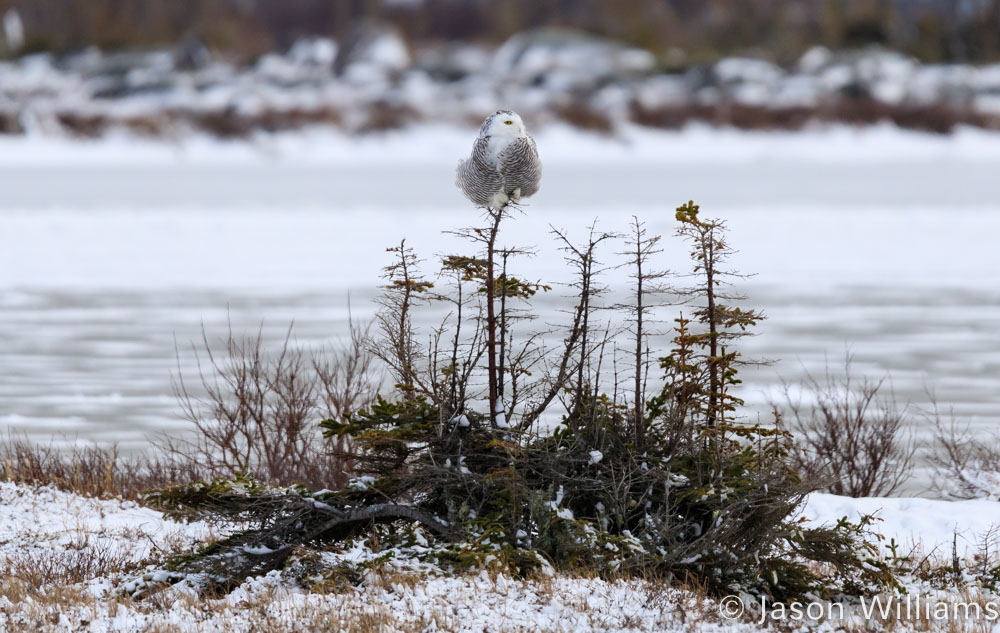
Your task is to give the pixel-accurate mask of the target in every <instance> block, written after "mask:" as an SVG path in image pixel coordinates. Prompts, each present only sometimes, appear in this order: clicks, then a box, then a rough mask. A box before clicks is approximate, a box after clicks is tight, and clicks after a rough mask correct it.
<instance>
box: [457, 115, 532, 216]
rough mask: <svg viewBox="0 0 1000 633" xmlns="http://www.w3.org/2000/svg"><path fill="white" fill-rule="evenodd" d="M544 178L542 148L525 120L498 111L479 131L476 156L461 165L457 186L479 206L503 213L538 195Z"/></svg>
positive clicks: (473, 148)
mask: <svg viewBox="0 0 1000 633" xmlns="http://www.w3.org/2000/svg"><path fill="white" fill-rule="evenodd" d="M541 179H542V162H541V161H540V160H539V159H538V149H537V148H536V147H535V140H534V139H533V138H531V136H530V135H529V134H528V131H527V130H526V129H525V127H524V122H523V121H522V120H521V117H520V116H518V114H517V113H516V112H512V111H510V110H497V111H496V112H494V113H493V114H491V115H490V116H488V117H486V120H485V121H483V125H482V126H481V127H480V128H479V138H477V139H476V142H475V143H474V144H473V145H472V155H471V156H469V158H468V159H467V160H463V161H461V162H459V164H458V170H457V173H456V177H455V184H457V185H458V186H459V187H460V188H461V189H462V191H463V192H465V195H466V197H468V198H469V200H471V201H472V202H473V203H474V204H475V205H477V206H480V207H489V208H492V209H494V210H500V209H501V208H503V207H504V205H506V204H507V203H508V202H509V201H512V202H517V201H518V200H519V199H521V198H526V197H528V196H530V195H533V194H534V193H535V192H537V191H538V184H539V181H540V180H541Z"/></svg>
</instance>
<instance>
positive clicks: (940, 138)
mask: <svg viewBox="0 0 1000 633" xmlns="http://www.w3.org/2000/svg"><path fill="white" fill-rule="evenodd" d="M529 131H530V132H531V133H532V135H533V136H534V137H535V140H536V141H537V144H538V147H539V153H540V154H541V156H542V159H543V162H545V163H546V164H548V163H559V164H575V165H579V164H589V163H594V162H598V163H609V162H611V163H622V162H625V163H646V164H649V163H652V164H657V165H663V164H666V165H672V164H685V165H691V164H719V163H722V164H742V163H749V162H753V161H757V160H773V159H782V160H803V161H807V162H810V163H821V164H822V163H850V164H858V163H861V164H870V163H879V162H884V161H888V160H892V161H903V162H904V163H907V162H914V161H924V160H941V161H946V160H973V161H991V162H992V161H997V160H1000V143H998V142H997V141H998V139H1000V133H997V132H996V131H991V130H983V129H978V128H971V127H958V128H956V130H955V132H954V133H952V134H950V135H947V136H945V135H940V134H930V133H926V132H917V131H910V130H902V129H899V128H897V127H895V126H893V125H891V124H888V123H885V124H877V125H870V126H864V127H853V126H848V125H840V124H836V125H824V124H815V125H813V126H811V127H809V128H807V129H805V130H803V131H794V132H791V131H747V130H737V129H731V128H716V127H712V126H709V125H706V124H697V123H693V124H690V125H688V126H686V127H684V128H683V129H680V130H659V129H655V128H648V127H641V126H637V125H623V126H622V127H621V128H619V129H618V130H616V131H615V132H614V134H610V135H605V134H598V133H593V132H586V131H581V130H578V129H574V128H572V127H570V126H568V125H565V124H560V123H552V124H549V125H546V126H544V127H543V128H542V129H531V130H529ZM475 134H476V131H475V129H474V128H470V127H461V126H456V125H446V124H440V123H427V124H422V125H419V126H412V127H409V128H405V129H402V130H396V131H387V132H380V133H374V134H365V135H352V134H349V133H346V132H343V131H338V130H336V129H332V128H325V127H311V128H305V129H301V130H295V131H291V132H282V133H275V134H270V133H267V134H265V133H261V134H256V135H254V136H252V137H250V138H249V139H247V140H239V141H232V140H220V139H217V138H213V137H210V136H207V135H203V134H186V135H181V136H178V137H176V138H172V139H170V140H168V141H164V140H162V139H149V138H145V137H141V136H135V135H132V134H129V133H127V132H113V133H109V134H107V135H105V136H103V137H99V138H97V139H92V140H81V139H74V138H72V137H67V136H62V135H52V136H5V135H0V167H8V166H10V167H25V166H33V165H37V166H46V167H59V166H71V165H76V166H102V165H107V166H130V165H131V166H134V165H152V166H164V165H174V164H177V163H182V164H187V165H246V164H276V163H285V164H292V165H297V166H309V165H312V166H331V167H333V166H338V165H340V166H344V165H372V164H375V165H379V164H408V163H409V164H422V165H427V164H440V163H447V164H448V165H449V166H453V165H454V164H455V163H457V161H458V159H459V158H462V157H464V156H465V155H467V154H468V153H469V150H470V148H471V146H472V140H473V139H474V138H475Z"/></svg>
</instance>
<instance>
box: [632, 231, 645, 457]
mask: <svg viewBox="0 0 1000 633" xmlns="http://www.w3.org/2000/svg"><path fill="white" fill-rule="evenodd" d="M640 237H641V236H640ZM635 262H636V264H635V265H636V282H637V283H636V290H635V396H634V399H635V403H634V404H635V442H636V445H637V446H639V447H641V446H642V445H643V444H644V443H645V441H646V429H645V428H644V425H643V417H642V404H643V403H642V400H643V397H642V311H643V306H642V244H641V242H639V240H638V239H637V240H636V256H635Z"/></svg>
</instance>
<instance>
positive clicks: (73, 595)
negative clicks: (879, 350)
mask: <svg viewBox="0 0 1000 633" xmlns="http://www.w3.org/2000/svg"><path fill="white" fill-rule="evenodd" d="M872 512H877V513H878V514H879V515H880V516H881V517H882V518H883V519H884V521H883V522H881V523H877V524H876V529H879V530H881V531H882V533H883V534H884V535H885V536H886V537H887V538H892V539H895V540H896V541H897V542H898V543H901V544H905V543H907V542H909V543H913V542H919V543H920V544H921V546H922V548H921V551H924V552H932V551H935V550H937V551H940V552H943V553H945V554H947V555H950V552H951V543H952V538H953V534H954V533H955V532H958V533H959V534H960V535H961V537H960V538H961V539H962V540H963V541H966V542H968V543H974V542H975V540H976V539H977V538H979V537H981V536H982V532H983V531H984V530H988V529H989V528H990V527H991V526H993V525H995V524H1000V504H997V503H994V502H982V501H968V502H965V501H963V502H947V501H931V500H926V499H848V498H843V497H835V496H833V495H825V494H814V495H812V496H811V497H810V499H809V501H808V504H807V506H806V508H805V511H804V515H803V516H804V517H805V518H806V519H807V520H808V521H809V522H810V523H813V524H819V523H829V522H835V521H836V520H837V519H839V518H840V517H841V516H845V515H846V516H848V517H849V518H851V519H856V518H857V516H858V515H859V513H872ZM212 537H213V533H212V529H211V528H210V527H208V526H206V525H205V524H202V523H188V524H185V523H179V522H176V521H173V520H170V519H167V518H164V517H163V515H162V514H160V513H159V512H156V511H153V510H150V509H148V508H143V507H140V506H138V505H136V504H135V503H134V502H128V501H119V500H115V499H103V500H98V499H90V498H83V497H80V496H78V495H75V494H72V493H66V492H60V491H56V490H53V489H51V488H36V487H26V486H19V485H15V484H11V483H0V570H2V571H3V572H4V573H3V574H0V576H2V578H3V579H2V580H0V630H4V631H10V632H11V633H13V632H14V631H21V630H36V631H67V632H68V631H87V632H94V633H98V632H99V633H108V632H112V631H114V632H121V633H125V632H132V631H145V630H162V631H167V630H169V631H171V632H174V631H184V632H186V631H226V632H229V631H233V632H235V631H241V632H242V631H247V632H249V631H262V630H267V631H272V630H273V631H292V630H295V631H299V630H310V631H311V630H317V631H318V630H352V631H368V630H379V631H438V630H440V631H470V632H472V631H476V632H479V631H482V632H485V631H492V632H496V631H529V630H530V631H579V632H585V631H595V632H597V631H713V632H733V633H736V632H742V631H751V630H757V628H756V627H755V625H754V624H753V623H752V620H751V621H747V620H726V619H724V618H722V617H721V616H720V615H719V613H720V612H719V605H718V604H717V603H715V602H712V601H709V600H705V599H703V598H700V597H698V596H696V595H695V594H692V593H688V592H685V591H682V590H678V589H670V588H667V587H665V586H663V585H662V584H653V583H646V582H642V581H625V580H620V581H605V580H595V579H582V578H566V577H555V578H550V579H544V580H540V581H517V580H511V579H508V578H504V577H502V576H500V577H497V576H492V575H489V574H486V573H480V574H470V575H466V576H438V575H433V574H432V575H427V576H414V575H413V574H409V575H406V574H398V575H394V574H389V575H384V574H383V575H379V574H372V575H369V576H367V577H366V578H365V580H364V581H363V582H362V584H361V586H360V587H357V588H354V589H350V588H347V589H341V590H340V591H337V592H332V593H322V592H306V591H304V590H302V589H300V588H297V587H295V586H294V585H293V584H291V583H289V582H288V580H287V579H283V578H282V577H281V576H280V574H278V573H274V572H272V574H270V575H269V576H266V577H261V578H254V579H251V580H249V581H247V582H246V583H244V584H243V585H242V586H240V587H238V588H237V589H236V590H235V591H233V592H232V593H231V594H229V595H228V596H226V597H224V598H219V599H201V598H198V597H197V596H195V595H194V593H193V592H192V591H191V590H189V589H186V588H184V587H183V586H176V587H174V588H171V589H168V590H165V591H163V592H161V593H159V594H155V595H154V596H152V597H150V598H147V599H146V600H143V601H133V600H131V599H128V598H125V597H123V596H121V595H120V593H119V592H117V591H116V587H117V586H118V585H119V584H120V583H121V581H122V580H123V579H124V578H126V577H128V576H129V575H130V574H133V575H134V574H135V573H137V572H141V570H142V569H143V567H144V566H145V565H146V564H148V563H153V562H155V561H157V560H162V559H163V558H164V557H166V556H167V555H168V554H169V553H170V552H174V551H177V550H178V549H179V548H182V547H190V546H191V545H192V544H194V543H195V542H198V541H202V540H206V539H211V538H212ZM966 553H967V554H968V555H970V556H971V555H972V554H974V551H973V550H972V549H969V550H968V551H967V552H966ZM88 561H89V562H88ZM26 578H29V579H33V581H34V582H37V583H39V584H38V585H37V586H34V587H29V586H26V585H25V579H26ZM836 624H837V623H836V622H831V621H817V622H803V623H792V625H793V628H808V629H810V630H831V629H833V628H835V626H836ZM365 627H370V628H365ZM905 628H907V629H908V628H909V626H908V625H907V626H906V627H905Z"/></svg>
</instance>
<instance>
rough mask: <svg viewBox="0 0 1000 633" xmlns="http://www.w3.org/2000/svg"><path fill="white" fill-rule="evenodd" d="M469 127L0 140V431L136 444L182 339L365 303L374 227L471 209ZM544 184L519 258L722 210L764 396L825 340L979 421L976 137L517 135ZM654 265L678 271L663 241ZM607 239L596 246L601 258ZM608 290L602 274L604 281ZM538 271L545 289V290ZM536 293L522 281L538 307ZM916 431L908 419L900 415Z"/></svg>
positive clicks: (989, 244)
mask: <svg viewBox="0 0 1000 633" xmlns="http://www.w3.org/2000/svg"><path fill="white" fill-rule="evenodd" d="M471 138H472V136H471V134H470V133H469V132H461V133H459V132H456V131H453V130H445V131H442V132H440V133H436V132H435V131H433V130H431V131H422V132H415V133H411V134H402V135H398V136H396V137H390V138H388V139H382V140H377V141H376V140H369V141H366V142H365V143H362V144H353V143H351V142H348V141H346V140H344V139H339V138H336V137H333V136H331V135H329V134H320V133H317V134H314V135H308V136H296V137H291V138H286V139H277V140H275V139H271V140H269V141H264V142H260V143H257V144H256V145H254V146H253V147H247V146H245V145H239V144H237V145H216V144H213V143H209V142H207V141H202V142H197V143H189V144H187V145H179V146H158V145H148V144H145V143H139V142H126V141H123V140H114V141H106V142H100V143H95V144H78V143H67V142H56V141H38V140H34V141H32V140H27V141H25V140H3V141H2V142H0V428H12V429H15V430H17V431H24V432H27V433H28V434H29V435H31V436H32V437H33V438H37V439H47V438H49V437H51V436H53V435H56V436H60V437H66V438H68V439H76V438H83V439H85V440H93V441H98V442H112V441H115V442H119V443H120V444H121V445H122V446H123V447H125V448H127V449H137V448H141V447H142V446H143V443H144V437H145V436H146V434H147V433H149V432H151V431H167V432H182V430H183V424H182V423H181V422H180V421H179V415H178V408H177V406H176V405H175V403H174V400H173V397H172V396H171V387H170V374H171V372H173V371H175V370H176V367H177V362H178V358H177V354H175V350H178V353H179V357H180V358H179V362H180V365H181V367H182V369H184V370H186V371H191V370H192V369H193V367H194V365H193V362H194V361H193V354H191V352H190V342H191V341H192V340H197V339H198V338H199V337H200V330H201V327H202V324H204V326H205V328H206V330H207V332H208V334H209V336H210V337H217V336H222V335H224V333H225V329H226V322H227V319H228V320H230V321H231V322H232V324H233V327H234V330H236V331H237V333H252V332H255V331H256V329H257V327H258V326H259V325H260V323H261V322H263V323H264V332H265V335H266V336H267V337H268V338H269V340H278V339H280V337H281V336H282V335H283V333H284V331H285V329H286V328H287V326H288V324H289V322H291V321H294V322H295V330H294V331H295V336H296V339H297V341H298V342H299V343H301V344H304V345H320V344H322V343H324V342H327V341H329V340H331V339H333V338H336V337H337V336H338V335H339V334H341V333H342V332H343V329H344V325H345V322H346V319H347V313H348V311H347V303H348V295H350V301H351V305H352V310H353V313H354V315H355V317H361V318H366V317H369V316H370V315H371V313H372V309H373V308H372V303H371V299H372V297H373V296H374V293H375V291H376V286H377V284H378V279H377V275H378V271H379V268H380V267H381V266H382V265H384V264H385V263H386V257H385V253H384V248H385V247H387V246H390V245H392V244H393V243H395V242H398V240H399V239H400V238H402V237H406V238H407V239H408V243H409V244H410V245H412V246H413V247H415V248H416V249H417V250H418V251H419V252H420V253H421V254H422V255H423V256H424V257H425V258H432V257H433V256H434V255H435V254H440V253H443V252H448V251H449V249H451V248H452V247H454V239H453V238H450V237H448V236H446V235H444V234H442V231H443V230H446V229H450V228H455V227H459V226H467V225H470V224H473V223H474V222H475V220H476V217H477V216H476V215H475V212H474V211H473V210H471V209H469V208H468V206H467V205H466V203H464V201H463V200H462V198H461V196H460V194H459V192H458V190H457V189H455V188H454V186H453V184H452V181H453V175H452V173H453V169H454V165H455V163H456V161H457V159H458V157H459V156H461V155H462V154H463V153H464V152H466V151H467V145H469V144H470V143H471ZM538 143H539V147H540V151H541V154H542V158H543V161H544V163H545V175H544V178H543V187H542V191H541V192H540V193H539V194H538V195H537V196H536V197H535V198H533V199H532V200H531V201H530V206H528V207H527V208H526V213H525V215H524V217H522V218H519V219H518V220H517V221H516V222H515V223H512V224H510V225H509V226H508V227H507V228H506V229H505V233H504V238H503V239H504V241H505V243H506V244H508V245H514V244H517V245H530V246H534V247H536V248H537V249H538V250H539V256H538V257H536V258H535V259H533V260H531V261H530V262H525V263H524V264H523V266H522V269H523V270H526V271H528V276H530V277H538V278H542V279H555V280H560V279H565V278H566V275H565V271H563V270H562V267H561V261H562V260H561V256H560V255H559V254H558V252H557V251H556V249H555V246H554V244H553V242H552V240H551V238H550V237H549V236H548V235H547V233H548V231H549V226H550V225H552V226H555V227H559V228H565V229H568V230H569V231H570V233H571V234H572V235H575V236H582V235H583V234H584V230H585V229H584V227H585V225H587V224H589V223H590V222H591V221H593V220H594V218H595V217H596V218H599V219H600V221H599V225H598V226H599V228H602V229H605V230H614V231H621V230H624V229H625V228H626V226H627V223H628V221H629V219H630V217H631V216H632V215H633V214H636V215H638V216H640V217H641V218H643V219H645V220H646V222H647V224H648V228H649V229H650V230H651V231H653V232H659V233H663V234H664V235H665V236H669V235H670V234H671V233H672V231H673V224H674V220H673V210H674V208H675V207H676V206H677V205H678V204H680V203H682V202H684V201H686V200H688V199H693V200H695V201H696V202H698V203H699V204H701V205H702V208H703V212H704V213H705V214H706V215H709V216H715V217H722V218H724V219H726V220H727V221H728V222H729V224H730V227H731V237H732V241H733V243H734V244H735V246H736V247H737V248H739V249H740V251H741V252H740V253H739V255H738V256H737V257H736V258H735V259H734V261H733V264H734V266H735V267H737V268H738V269H740V270H741V271H745V272H756V273H757V276H756V277H755V278H753V279H751V280H749V281H748V282H747V283H746V284H745V285H744V287H743V288H742V289H743V290H744V291H745V292H746V293H747V294H748V295H749V296H750V304H751V305H755V306H758V307H761V308H763V309H764V310H765V311H766V313H767V315H768V320H767V321H766V322H765V323H764V324H763V325H762V327H761V328H760V330H759V331H760V335H759V336H758V337H756V338H754V339H752V340H751V341H750V342H749V343H748V345H747V355H749V356H763V357H767V358H772V359H777V361H778V362H776V363H775V364H774V365H772V366H770V367H767V368H762V369H758V370H754V371H753V372H750V373H749V374H748V375H747V376H746V385H745V390H744V393H743V395H744V397H745V398H746V399H747V401H748V402H749V403H752V404H754V405H755V406H758V407H763V404H764V403H765V402H766V400H767V397H766V395H765V394H767V393H769V392H773V390H774V389H775V387H776V385H779V384H780V382H781V379H782V378H784V379H786V380H788V381H791V382H794V381H795V380H797V379H798V378H800V377H801V375H802V373H803V372H804V371H807V370H808V371H811V372H814V373H821V372H822V371H823V368H824V365H825V364H826V363H827V362H828V361H829V362H830V363H831V364H833V365H836V364H837V363H839V362H840V360H841V359H842V358H843V356H844V354H845V350H847V349H848V348H849V349H850V350H851V351H852V352H853V353H854V354H855V357H856V370H857V371H858V373H865V374H869V375H872V376H874V377H880V376H882V375H884V374H886V373H890V374H891V376H892V383H893V388H894V390H895V393H896V395H897V397H898V398H899V400H901V401H911V402H914V403H916V404H921V403H924V402H925V401H926V399H927V396H926V391H927V390H928V389H933V390H934V391H935V392H936V395H937V399H938V401H939V403H940V404H941V405H943V406H944V407H946V408H947V407H954V410H955V412H956V414H958V415H959V416H961V417H963V418H964V419H966V420H968V421H970V422H973V423H974V424H976V425H977V427H979V428H982V429H997V428H1000V381H998V377H1000V259H998V255H997V247H996V240H997V239H998V238H1000V180H998V174H1000V135H990V134H987V133H972V132H963V133H962V134H960V135H959V136H958V137H955V138H951V139H946V138H939V137H927V136H920V135H915V134H903V133H900V132H896V131H894V130H887V129H881V128H879V129H874V130H868V131H865V132H854V131H849V130H843V129H837V130H830V131H811V132H806V133H801V134H797V135H796V134H774V135H768V134H760V133H757V134H739V133H734V132H712V131H707V130H688V131H686V132H683V133H673V134H666V133H657V134H652V133H647V134H640V133H638V132H634V131H633V132H632V136H631V141H630V142H628V143H621V142H612V141H607V140H601V139H595V138H580V137H578V136H576V135H573V134H571V133H569V132H567V131H565V130H560V129H556V130H552V131H550V132H547V133H544V134H541V135H539V138H538ZM665 248H666V251H667V252H665V253H664V254H663V265H664V266H666V267H670V268H673V269H682V268H683V266H684V257H685V249H684V247H683V245H682V244H681V243H679V242H678V241H676V240H672V239H669V238H667V239H666V241H665ZM615 250H618V249H617V248H611V249H609V250H608V251H607V252H606V255H607V260H608V261H610V260H612V259H614V256H613V253H614V251H615ZM608 281H609V283H610V284H611V285H612V286H616V285H618V286H620V284H621V283H622V278H621V273H615V274H612V275H611V276H610V277H609V278H608ZM562 292H563V291H562V290H561V289H559V288H557V289H556V291H554V293H553V294H554V295H556V294H562ZM555 303H556V300H555V298H554V297H553V298H551V299H547V300H545V301H543V302H542V305H541V306H540V311H541V312H542V313H543V316H545V317H546V318H547V319H549V320H551V319H555V318H557V317H556V316H555V313H554V306H555ZM920 431H921V432H922V433H924V434H925V435H926V429H920Z"/></svg>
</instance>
